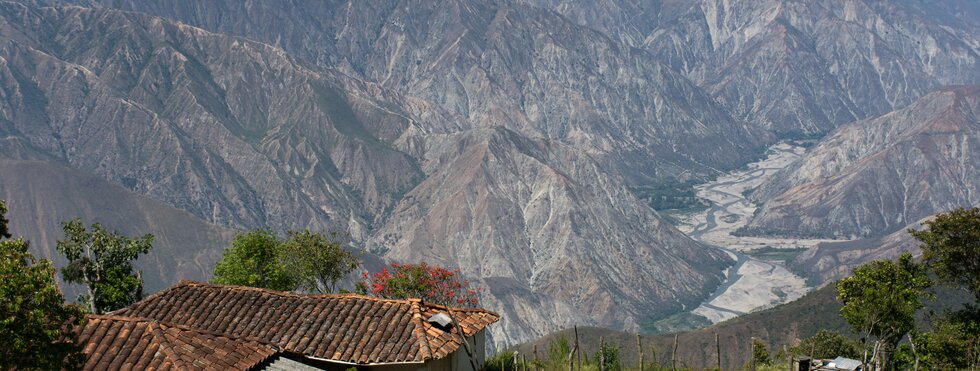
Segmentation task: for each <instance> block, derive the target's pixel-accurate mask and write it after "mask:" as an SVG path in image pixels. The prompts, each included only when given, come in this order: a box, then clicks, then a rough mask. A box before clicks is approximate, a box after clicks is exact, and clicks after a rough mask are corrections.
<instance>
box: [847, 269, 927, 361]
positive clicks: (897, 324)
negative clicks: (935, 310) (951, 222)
mask: <svg viewBox="0 0 980 371" xmlns="http://www.w3.org/2000/svg"><path fill="white" fill-rule="evenodd" d="M929 285H930V280H929V277H928V275H926V270H925V267H924V266H922V265H921V264H918V263H916V262H915V260H914V259H913V258H912V254H909V253H903V254H902V255H901V256H900V257H899V259H898V261H897V262H893V261H888V260H877V261H873V262H870V263H868V264H865V265H862V266H860V267H857V268H855V269H854V275H853V276H851V277H848V278H845V279H843V280H841V281H840V282H838V283H837V291H838V299H839V300H840V301H841V302H842V303H844V307H843V308H841V315H842V316H843V317H844V319H846V320H847V322H848V323H849V324H851V326H852V327H854V329H855V331H856V332H858V333H861V334H863V335H864V336H865V337H866V338H874V339H875V344H874V348H873V350H872V356H871V360H872V362H874V364H875V369H879V370H880V369H883V368H884V367H886V365H887V364H888V362H889V359H888V356H889V355H890V354H891V353H892V352H893V351H894V349H895V347H896V346H897V345H898V342H899V341H900V340H901V339H902V337H903V336H905V334H907V333H908V332H909V331H912V330H913V329H914V328H915V313H916V312H917V311H918V310H919V309H922V307H923V304H922V299H924V298H926V297H928V296H929V294H928V293H927V292H926V288H928V287H929Z"/></svg>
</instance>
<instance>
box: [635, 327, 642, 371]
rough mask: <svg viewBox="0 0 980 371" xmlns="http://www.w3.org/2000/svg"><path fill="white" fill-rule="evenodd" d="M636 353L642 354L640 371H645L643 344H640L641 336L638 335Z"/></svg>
mask: <svg viewBox="0 0 980 371" xmlns="http://www.w3.org/2000/svg"><path fill="white" fill-rule="evenodd" d="M636 351H637V352H640V371H643V344H640V334H636Z"/></svg>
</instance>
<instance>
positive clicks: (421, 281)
mask: <svg viewBox="0 0 980 371" xmlns="http://www.w3.org/2000/svg"><path fill="white" fill-rule="evenodd" d="M480 291H481V290H480V289H471V288H470V283H469V281H467V280H465V279H463V278H462V277H461V274H460V273H459V269H453V270H449V269H446V268H443V267H440V266H437V265H428V264H427V263H425V262H422V263H419V264H397V263H392V264H391V269H388V268H387V267H386V268H382V269H381V271H380V272H377V273H375V274H368V273H367V272H365V273H364V276H363V280H362V281H361V282H359V283H358V284H357V292H359V293H362V294H370V295H374V296H377V297H382V298H388V299H408V298H421V299H424V300H427V301H429V302H432V303H436V304H443V305H462V306H471V307H475V306H476V305H477V304H479V299H478V295H479V292H480Z"/></svg>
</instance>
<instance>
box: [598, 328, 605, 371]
mask: <svg viewBox="0 0 980 371" xmlns="http://www.w3.org/2000/svg"><path fill="white" fill-rule="evenodd" d="M605 347H606V341H605V340H604V339H603V338H602V336H600V337H599V371H606V352H605V351H604V348H605Z"/></svg>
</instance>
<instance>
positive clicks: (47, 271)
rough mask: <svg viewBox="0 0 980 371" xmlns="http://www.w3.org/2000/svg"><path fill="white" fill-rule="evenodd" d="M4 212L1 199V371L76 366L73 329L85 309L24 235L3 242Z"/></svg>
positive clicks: (80, 358)
mask: <svg viewBox="0 0 980 371" xmlns="http://www.w3.org/2000/svg"><path fill="white" fill-rule="evenodd" d="M5 213H6V205H5V204H4V203H3V201H0V231H3V233H2V236H0V298H2V299H0V369H3V370H32V369H38V370H57V369H74V368H78V367H79V366H80V364H81V362H82V361H83V360H84V358H83V356H82V354H81V350H80V349H79V347H78V345H77V344H76V342H75V341H76V336H75V331H76V329H77V328H78V327H79V326H81V325H82V320H83V319H84V316H83V315H84V313H83V311H82V309H81V308H80V307H78V306H76V305H71V304H66V303H65V299H64V297H63V296H62V295H61V291H60V290H59V289H58V285H57V284H56V283H55V279H54V275H55V268H54V266H53V265H52V264H51V261H49V260H46V259H36V258H34V256H33V255H31V253H29V252H28V243H27V242H26V241H24V240H23V239H20V238H19V239H15V240H5V239H6V238H9V237H10V235H9V233H7V229H6V227H7V219H5Z"/></svg>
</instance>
